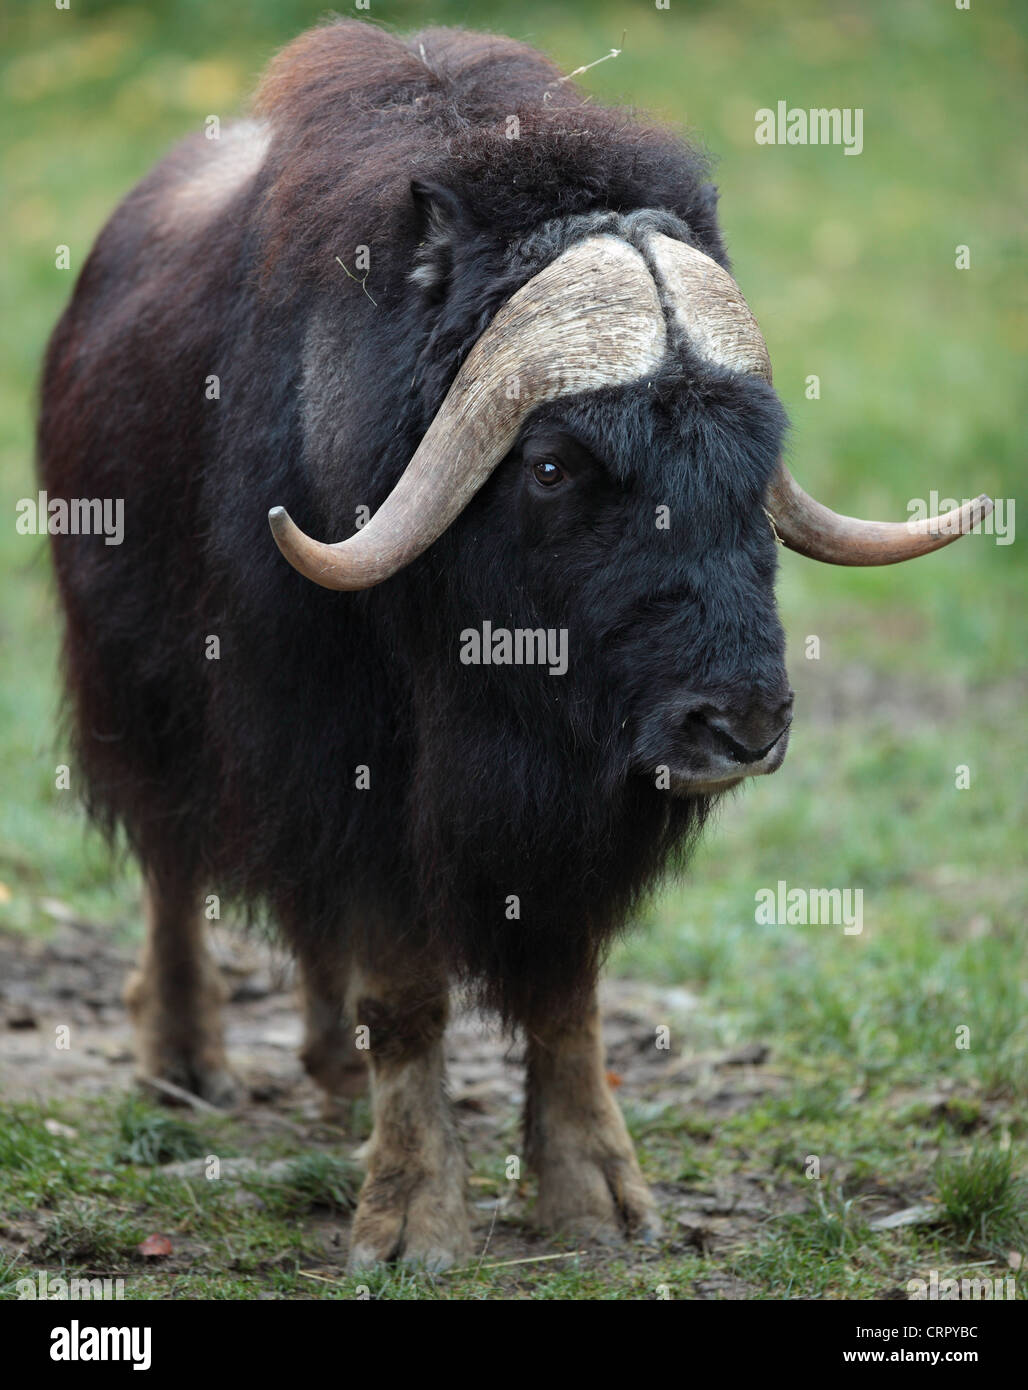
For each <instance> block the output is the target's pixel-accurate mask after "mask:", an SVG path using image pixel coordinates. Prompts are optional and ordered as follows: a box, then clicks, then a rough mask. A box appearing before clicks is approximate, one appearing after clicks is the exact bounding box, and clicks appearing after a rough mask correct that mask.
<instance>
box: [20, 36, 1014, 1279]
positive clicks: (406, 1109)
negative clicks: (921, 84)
mask: <svg viewBox="0 0 1028 1390" xmlns="http://www.w3.org/2000/svg"><path fill="white" fill-rule="evenodd" d="M211 133H213V134H216V135H218V137H219V138H216V139H208V138H205V135H204V134H197V135H196V136H194V137H193V138H191V139H188V140H186V141H185V142H184V143H183V144H181V145H179V146H178V147H177V148H176V149H175V150H173V151H172V153H171V154H170V155H168V157H167V158H166V159H165V160H164V161H163V162H162V163H160V164H159V165H158V166H157V167H156V168H155V169H154V170H153V171H152V172H151V173H150V174H149V175H148V176H147V177H146V178H145V179H144V180H143V181H142V183H140V184H139V186H138V187H137V188H135V189H134V190H133V192H131V193H130V194H129V195H128V197H127V198H126V199H125V201H124V202H123V203H122V204H121V206H120V207H119V209H118V210H117V211H116V212H115V214H114V216H113V217H112V218H111V220H110V222H109V223H108V224H107V226H106V227H105V228H104V230H103V231H102V232H101V234H100V236H99V238H98V240H97V243H96V246H95V248H94V249H93V251H92V253H91V255H90V256H89V258H88V260H87V262H86V264H85V266H84V268H83V270H82V273H81V276H80V278H79V281H78V284H77V286H76V288H75V292H74V295H73V298H72V300H71V303H70V305H69V306H68V308H67V310H66V312H65V313H64V316H63V318H62V319H61V321H60V323H59V325H58V326H57V328H56V330H55V332H54V335H53V338H52V340H51V342H50V346H49V350H48V353H47V357H46V363H45V372H44V379H43V386H42V407H41V415H40V424H39V461H40V470H41V478H42V483H43V485H44V486H45V487H46V488H47V490H48V492H49V494H50V496H51V497H57V498H78V497H90V498H92V497H97V496H99V497H104V498H117V499H123V501H124V538H123V543H122V544H120V545H110V546H109V545H106V544H104V541H103V538H101V537H97V536H89V535H78V536H59V537H57V538H55V541H54V545H53V554H54V563H55V566H56V572H57V580H58V585H59V592H60V599H61V604H62V606H63V610H64V615H65V619H66V623H65V634H66V636H65V646H64V662H65V672H66V683H67V690H68V694H69V708H70V712H71V722H72V731H73V738H74V757H75V767H76V769H77V771H78V774H79V776H80V779H81V781H82V782H84V783H85V785H86V786H87V788H88V793H87V795H88V806H89V810H90V812H91V814H92V815H93V817H94V818H95V819H96V820H97V821H98V823H99V824H100V826H102V827H103V828H104V829H105V830H106V831H107V832H108V833H112V834H114V833H116V832H121V833H123V834H124V836H125V837H126V838H127V842H128V844H129V845H130V846H131V848H132V850H133V852H134V853H135V854H136V855H138V858H139V860H140V862H141V864H142V866H143V868H144V872H145V881H146V902H147V907H146V914H147V938H146V944H145V947H144V950H143V956H142V961H141V968H140V970H139V971H138V972H137V974H136V975H135V977H134V978H133V979H132V980H131V981H130V982H129V986H128V988H127V998H128V999H129V1002H130V1004H131V1007H132V1009H133V1011H134V1014H135V1017H136V1022H137V1027H138V1034H139V1047H140V1052H141V1062H142V1065H143V1067H144V1068H146V1069H147V1070H148V1071H149V1072H151V1073H152V1074H154V1075H156V1076H158V1077H164V1078H166V1079H169V1080H171V1081H172V1082H175V1083H178V1084H180V1085H182V1086H185V1087H186V1088H188V1089H189V1090H190V1091H193V1092H197V1093H199V1094H200V1095H202V1096H205V1097H208V1098H211V1099H214V1100H223V1099H226V1098H227V1097H228V1095H229V1093H230V1089H231V1084H232V1078H231V1076H230V1074H229V1072H228V1071H227V1069H226V1062H225V1055H224V1052H223V1046H222V1036H221V1029H220V1023H219V1019H218V1005H219V999H220V995H219V982H218V976H217V972H216V971H215V970H214V968H213V966H212V963H211V960H210V957H209V956H208V954H207V952H206V950H205V946H204V941H203V922H204V915H205V913H204V904H205V902H206V901H207V899H208V895H211V894H214V895H217V896H218V897H219V899H220V900H221V901H223V902H224V901H234V902H236V903H238V904H240V905H241V906H242V907H243V908H245V909H246V910H247V911H248V912H251V913H257V914H266V915H267V916H269V917H270V918H272V919H274V920H275V921H276V922H277V923H278V924H279V927H280V929H281V932H282V933H283V936H284V938H285V940H286V941H287V942H288V943H289V944H290V946H291V948H292V949H293V950H294V952H295V954H296V956H297V960H298V964H299V971H300V975H301V979H302V983H303V986H304V995H305V1008H306V1024H307V1038H306V1043H305V1047H304V1052H303V1057H304V1061H305V1064H306V1066H307V1068H308V1069H309V1071H310V1072H311V1074H312V1075H313V1076H314V1077H315V1078H316V1079H317V1080H318V1081H319V1082H320V1083H321V1084H322V1085H323V1086H324V1087H325V1088H326V1090H328V1091H329V1092H331V1093H334V1094H340V1093H341V1094H348V1093H351V1092H352V1091H353V1090H354V1088H356V1087H357V1086H358V1085H359V1084H360V1081H361V1079H362V1077H363V1076H364V1074H365V1072H366V1071H370V1077H371V1087H372V1096H373V1108H374V1129H373V1134H372V1139H371V1142H370V1146H369V1155H368V1172H367V1178H366V1180H365V1183H364V1186H363V1189H362V1193H361V1197H360V1202H359V1206H358V1209H357V1212H356V1216H355V1220H354V1227H353V1244H352V1256H351V1258H352V1262H353V1265H354V1266H355V1267H360V1266H364V1265H368V1264H370V1263H373V1262H375V1261H382V1260H388V1259H391V1258H397V1257H398V1258H402V1259H405V1260H410V1261H423V1262H424V1263H425V1264H426V1265H428V1266H430V1267H441V1266H443V1265H445V1264H447V1263H448V1262H452V1261H454V1260H459V1259H461V1258H462V1257H463V1256H464V1254H465V1253H466V1252H467V1250H468V1248H469V1244H468V1242H469V1226H468V1218H467V1214H466V1210H465V1201H464V1164H463V1159H462V1156H461V1149H460V1144H459V1140H458V1135H457V1131H456V1128H455V1125H454V1121H453V1118H452V1115H451V1113H450V1109H449V1106H448V1101H447V1096H446V1090H445V1081H444V1066H443V1039H444V1029H445V1026H446V1019H447V1009H448V999H449V996H450V992H451V989H452V988H454V987H460V988H462V989H463V990H464V991H465V993H467V992H468V991H470V992H471V994H472V995H473V997H474V998H475V999H476V1000H477V1001H478V1002H479V1003H480V1004H482V1005H483V1006H488V1007H490V1008H492V1009H495V1010H498V1011H499V1013H500V1014H501V1015H502V1017H503V1019H504V1020H505V1021H506V1023H507V1024H508V1025H510V1026H511V1027H512V1028H514V1029H516V1030H519V1032H520V1036H522V1037H523V1039H524V1044H525V1049H526V1061H527V1103H526V1117H525V1123H526V1129H525V1146H526V1148H525V1151H526V1156H527V1158H528V1161H529V1162H530V1164H531V1165H532V1166H533V1167H534V1170H535V1172H536V1174H537V1176H538V1184H539V1186H538V1200H537V1205H536V1212H537V1215H538V1218H539V1219H540V1221H541V1222H542V1223H543V1224H546V1225H550V1226H553V1227H560V1228H565V1229H569V1230H573V1231H575V1232H579V1233H592V1234H611V1233H616V1232H620V1233H628V1234H630V1235H633V1236H641V1237H652V1236H653V1235H654V1234H655V1233H656V1232H657V1231H658V1230H659V1218H658V1214H657V1211H656V1208H655V1206H654V1202H653V1199H652V1197H651V1195H650V1193H649V1192H648V1190H647V1187H646V1184H645V1182H644V1181H643V1178H642V1176H641V1173H640V1170H639V1167H638V1165H637V1162H636V1159H635V1156H634V1154H633V1151H632V1145H631V1142H630V1140H629V1137H628V1134H627V1131H626V1128H625V1125H624V1123H623V1120H622V1118H621V1114H620V1112H619V1109H618V1107H617V1105H616V1103H615V1102H614V1100H613V1099H612V1096H611V1093H610V1090H609V1088H608V1084H607V1081H606V1078H605V1073H604V1066H603V1060H604V1059H603V1051H602V1044H601V1038H600V1032H599V1025H598V1019H597V1008H596V997H595V987H596V977H597V971H598V968H599V966H600V964H601V962H602V960H603V957H604V953H605V951H606V950H607V948H608V946H609V944H610V942H611V940H612V937H613V934H614V933H616V932H617V930H618V929H619V928H620V927H621V926H622V925H623V924H624V922H625V921H626V918H627V917H628V915H629V914H630V911H631V909H632V905H633V903H635V902H636V901H637V899H638V898H639V896H640V894H642V893H644V892H645V891H646V890H647V889H648V888H650V887H651V886H652V885H653V883H654V882H655V880H656V879H657V877H658V876H659V875H660V873H661V872H662V871H663V870H664V869H665V868H666V866H667V865H668V863H669V862H670V861H674V860H679V859H680V857H681V855H682V854H683V853H684V852H685V851H687V849H688V847H689V845H690V843H691V841H692V840H693V838H694V837H695V835H696V834H697V832H698V831H699V830H700V828H701V827H702V825H703V823H704V818H705V816H706V815H707V812H708V810H709V808H710V806H711V805H712V804H713V802H714V801H715V800H716V799H717V798H718V797H719V796H720V795H721V794H722V793H723V792H724V791H725V790H726V789H727V788H730V787H733V786H735V785H736V784H737V783H738V782H739V781H740V780H741V779H742V778H744V777H749V776H755V775H762V774H766V773H771V772H774V771H775V770H776V769H777V768H778V767H779V765H780V764H781V762H782V759H783V757H784V756H785V749H786V743H787V740H788V730H789V723H790V718H791V709H792V693H791V691H790V689H789V685H788V681H787V678H786V672H785V667H784V662H783V636H782V630H781V627H780V625H779V621H778V618H777V616H776V610H775V600H774V594H773V585H774V579H775V567H776V554H777V547H778V544H779V542H784V544H786V545H788V546H791V547H792V548H793V549H795V550H799V551H801V552H803V553H804V554H806V555H808V556H811V557H813V558H814V559H819V560H825V561H830V562H833V563H838V564H888V563H891V562H893V561H896V560H902V559H907V558H909V557H912V556H915V555H920V554H922V553H925V552H927V551H929V550H933V549H935V548H936V547H937V546H939V545H942V544H945V542H946V541H947V540H950V539H953V537H954V536H955V535H957V534H960V533H961V532H962V531H964V530H966V529H968V528H969V527H970V525H972V524H973V522H974V521H975V520H977V519H978V518H979V517H980V516H981V515H982V514H983V513H984V511H985V510H986V509H987V508H988V505H989V504H988V501H987V499H984V498H981V499H978V501H977V502H976V503H974V504H971V505H969V506H967V507H965V508H964V509H963V510H962V512H961V513H960V515H959V516H957V514H950V515H949V516H948V517H947V518H945V519H944V520H945V522H946V525H944V526H941V525H940V523H939V521H938V520H932V521H929V522H926V523H924V524H922V525H920V526H919V527H910V526H908V525H906V524H892V525H889V524H877V523H871V522H863V521H856V520H853V519H852V518H847V517H840V516H837V515H835V514H834V513H833V512H831V511H829V510H827V509H826V508H825V507H823V506H821V505H820V504H819V503H817V502H816V501H814V500H813V499H811V498H810V497H808V496H807V495H806V494H805V493H804V492H803V491H802V489H801V488H800V487H799V486H798V485H797V484H796V483H795V482H794V481H793V479H792V478H791V477H790V475H789V473H788V472H787V471H786V469H785V467H784V465H783V464H782V462H781V458H782V441H783V435H784V432H785V427H786V422H785V416H784V414H783V410H782V407H781V405H780V403H779V401H778V398H777V397H776V395H775V392H774V390H773V389H772V385H771V369H770V365H769V361H768V355H767V351H766V349H765V346H764V342H763V339H762V338H761V335H760V332H759V330H758V328H757V325H756V323H755V321H754V319H753V317H752V315H751V314H750V312H749V310H748V308H747V306H746V303H745V301H744V300H743V298H742V295H741V293H740V291H739V289H738V288H737V286H736V284H735V282H734V280H733V279H732V277H731V275H730V274H729V270H728V261H727V258H726V255H725V249H724V245H723V243H722V239H721V235H720V232H719V230H718V224H717V218H716V212H715V192H714V190H713V188H712V187H711V185H710V184H709V183H707V182H706V181H705V179H706V169H705V164H704V159H703V158H702V157H701V155H700V154H699V153H697V152H696V151H695V150H693V149H690V148H688V147H687V146H686V145H684V144H682V143H681V142H680V141H679V140H678V139H677V138H675V137H674V136H673V135H672V134H671V133H669V132H668V131H666V130H663V129H660V128H657V127H655V126H653V125H648V124H643V123H640V122H638V121H637V120H635V119H634V118H632V117H630V116H628V115H627V114H626V113H624V112H623V111H618V110H602V109H599V108H598V107H596V106H594V105H592V104H589V103H585V102H584V101H583V99H582V97H581V96H580V95H579V94H578V93H577V92H576V91H575V89H574V88H573V87H572V86H571V85H570V84H569V83H568V82H566V81H564V80H563V79H562V77H561V74H560V72H559V71H558V70H557V69H556V68H555V67H554V66H553V65H552V64H551V63H550V62H549V61H547V60H546V59H545V58H543V57H541V56H540V55H539V54H538V53H536V52H535V51H533V50H532V49H530V48H527V47H525V46H523V45H521V44H519V43H514V42H511V41H509V40H506V39H503V38H497V37H491V36H483V35H478V34H473V33H466V32H462V31H457V30H446V29H440V30H429V31H427V32H425V33H422V34H420V35H418V36H416V37H414V38H412V39H410V40H406V41H405V40H402V39H400V38H398V37H395V36H393V35H391V34H389V33H386V32H383V31H382V30H379V29H377V28H375V27H372V26H369V25H365V24H361V23H358V22H355V21H340V22H333V23H330V24H327V25H326V26H323V27H321V28H318V29H315V30H313V31H311V32H309V33H307V34H305V35H303V36H302V37H301V38H299V39H298V40H297V41H296V42H295V43H293V44H292V45H291V46H289V47H288V48H286V49H285V50H284V52H282V53H281V54H280V55H279V56H278V57H277V58H276V59H275V60H274V61H273V63H272V64H271V67H270V69H269V71H268V73H267V74H266V76H265V78H264V80H263V82H262V84H261V86H260V88H259V91H258V93H257V97H256V100H255V103H254V106H253V111H252V115H251V117H250V118H249V119H248V120H246V121H244V122H241V123H239V124H238V125H235V126H228V127H226V128H225V129H224V130H221V131H220V132H218V131H213V132H212V131H210V130H209V131H207V132H206V134H211ZM269 510H270V521H271V533H273V538H274V540H273V539H272V534H269V529H268V519H269ZM364 523H366V524H364ZM301 528H302V529H301ZM314 537H319V538H327V540H325V541H323V540H320V539H318V540H316V539H312V538H314ZM276 543H277V544H276ZM312 581H313V582H312ZM361 1041H366V1042H367V1043H368V1046H367V1048H366V1049H362V1048H361V1047H359V1046H358V1045H357V1044H358V1043H359V1042H361ZM365 1059H366V1061H367V1065H366V1064H365Z"/></svg>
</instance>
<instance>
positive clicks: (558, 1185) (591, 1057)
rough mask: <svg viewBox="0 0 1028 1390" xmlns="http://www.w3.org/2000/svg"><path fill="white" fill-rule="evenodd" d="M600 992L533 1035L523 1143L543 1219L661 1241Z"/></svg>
mask: <svg viewBox="0 0 1028 1390" xmlns="http://www.w3.org/2000/svg"><path fill="white" fill-rule="evenodd" d="M604 1060H605V1058H604V1049H603V1037H602V1033H601V1030H600V1015H599V1008H598V1006H597V1003H596V995H595V990H594V991H593V993H592V995H591V997H590V999H589V1001H588V1003H587V1004H586V1006H585V1007H584V1008H582V1009H581V1010H580V1011H578V1012H577V1013H575V1014H573V1015H572V1016H566V1017H564V1018H563V1019H561V1020H560V1021H559V1022H554V1023H553V1024H552V1025H544V1026H539V1025H537V1026H535V1027H534V1028H533V1029H532V1030H531V1031H530V1032H529V1033H528V1058H527V1061H528V1077H527V1096H526V1105H525V1143H526V1151H527V1155H528V1162H529V1164H530V1165H531V1167H532V1168H533V1169H534V1170H535V1172H536V1173H537V1175H538V1178H539V1200H538V1203H537V1206H536V1215H537V1218H538V1220H539V1222H540V1224H541V1225H543V1226H546V1227H549V1228H551V1229H554V1230H560V1231H565V1232H568V1233H569V1234H573V1235H576V1236H586V1237H591V1238H596V1239H601V1240H611V1239H618V1238H620V1237H621V1236H622V1235H628V1236H630V1237H633V1238H635V1239H639V1240H647V1241H649V1240H655V1239H656V1238H657V1237H658V1236H659V1235H660V1232H661V1223H660V1217H659V1216H658V1214H657V1208H656V1204H655V1202H654V1200H653V1196H652V1194H651V1193H650V1190H649V1188H648V1187H647V1185H646V1181H645V1179H644V1178H643V1175H642V1173H641V1172H640V1170H639V1164H638V1162H637V1160H636V1157H635V1151H634V1149H633V1147H632V1141H631V1139H630V1138H629V1135H628V1130H627V1129H626V1127H625V1122H624V1119H623V1118H622V1115H621V1111H620V1109H619V1108H618V1104H617V1102H616V1101H615V1099H614V1097H613V1095H612V1094H611V1089H610V1086H609V1084H608V1082H607V1073H606V1069H605V1066H604Z"/></svg>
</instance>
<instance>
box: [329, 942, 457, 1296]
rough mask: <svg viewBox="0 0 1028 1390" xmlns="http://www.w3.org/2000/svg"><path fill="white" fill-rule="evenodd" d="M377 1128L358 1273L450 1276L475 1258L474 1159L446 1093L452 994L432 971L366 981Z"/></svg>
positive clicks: (360, 1212) (353, 1248)
mask: <svg viewBox="0 0 1028 1390" xmlns="http://www.w3.org/2000/svg"><path fill="white" fill-rule="evenodd" d="M351 989H352V995H353V998H354V1001H355V1002H354V1005H353V1012H354V1016H355V1017H356V1020H357V1024H358V1026H359V1027H363V1028H367V1030H368V1039H367V1041H368V1058H369V1060H370V1064H371V1098H372V1107H373V1112H374V1128H373V1130H372V1134H371V1140H370V1143H369V1146H368V1175H367V1178H366V1179H365V1181H364V1186H363V1187H362V1188H361V1194H360V1199H359V1201H358V1204H357V1212H356V1215H355V1216H354V1220H353V1233H352V1239H351V1245H350V1268H351V1269H352V1270H360V1269H365V1268H367V1267H369V1266H373V1265H376V1264H380V1263H382V1262H384V1261H387V1260H393V1259H399V1260H402V1261H404V1262H405V1263H411V1264H421V1265H424V1266H425V1268H427V1269H432V1270H440V1269H446V1268H447V1267H448V1266H450V1265H453V1264H456V1263H460V1262H461V1261H463V1260H464V1259H465V1258H466V1257H467V1256H468V1255H469V1254H470V1252H471V1226H470V1223H469V1220H468V1209H467V1204H466V1199H465V1176H466V1174H465V1159H464V1152H463V1149H462V1147H461V1144H460V1139H459V1136H458V1134H457V1127H456V1123H455V1121H454V1117H453V1113H452V1109H451V1106H450V1101H449V1098H448V1096H447V1094H446V1089H445V1075H444V1064H443V1035H444V1031H445V1028H446V1016H447V984H446V981H445V980H443V979H436V978H433V977H432V975H431V973H430V972H429V971H428V970H426V969H425V968H424V962H421V963H420V968H414V967H413V966H412V965H411V964H409V963H408V966H407V968H406V969H403V968H402V967H397V968H396V969H394V970H390V971H388V972H386V971H383V970H382V968H381V966H380V967H379V968H378V969H377V970H375V971H374V972H370V971H358V972H356V975H355V978H354V979H353V981H352V984H351Z"/></svg>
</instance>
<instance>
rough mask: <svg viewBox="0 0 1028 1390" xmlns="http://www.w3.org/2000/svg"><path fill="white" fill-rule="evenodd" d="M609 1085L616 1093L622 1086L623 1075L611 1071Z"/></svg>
mask: <svg viewBox="0 0 1028 1390" xmlns="http://www.w3.org/2000/svg"><path fill="white" fill-rule="evenodd" d="M607 1085H608V1086H609V1087H610V1088H611V1090H614V1091H616V1090H617V1088H618V1087H619V1086H620V1085H621V1073H620V1072H618V1071H609V1072H608V1073H607Z"/></svg>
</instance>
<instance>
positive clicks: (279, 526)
mask: <svg viewBox="0 0 1028 1390" xmlns="http://www.w3.org/2000/svg"><path fill="white" fill-rule="evenodd" d="M268 525H269V526H270V527H271V532H272V535H273V536H274V537H275V539H276V540H279V539H281V537H282V536H284V535H285V533H286V531H287V530H288V528H289V525H290V520H289V513H288V512H287V511H286V509H285V507H272V508H271V510H270V511H269V512H268Z"/></svg>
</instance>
